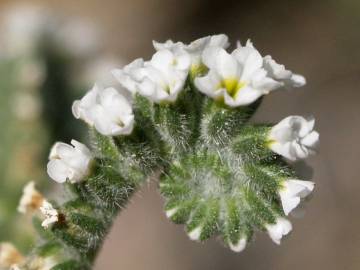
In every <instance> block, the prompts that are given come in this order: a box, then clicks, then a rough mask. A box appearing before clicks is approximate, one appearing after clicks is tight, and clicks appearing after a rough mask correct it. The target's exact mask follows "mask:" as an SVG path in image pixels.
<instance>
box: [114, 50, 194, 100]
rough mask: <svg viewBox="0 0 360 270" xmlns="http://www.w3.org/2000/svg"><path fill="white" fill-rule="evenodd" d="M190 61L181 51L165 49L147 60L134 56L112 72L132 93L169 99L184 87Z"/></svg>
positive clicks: (174, 98)
mask: <svg viewBox="0 0 360 270" xmlns="http://www.w3.org/2000/svg"><path fill="white" fill-rule="evenodd" d="M190 61H191V60H190V56H189V54H188V53H187V52H185V51H184V50H176V51H170V50H167V49H165V50H160V51H158V52H156V53H155V54H154V55H153V57H152V59H151V60H150V61H149V62H143V60H142V59H136V60H135V61H133V62H132V63H130V64H129V65H127V66H125V67H124V68H123V69H121V70H119V69H116V70H113V75H114V76H115V78H116V79H117V80H118V81H119V82H120V84H121V85H122V86H123V87H125V88H126V89H128V90H129V91H130V92H131V93H133V94H135V93H139V94H140V95H142V96H144V97H147V98H148V99H149V100H151V101H153V102H156V103H160V102H162V101H168V102H173V101H175V100H176V98H177V96H178V94H179V93H180V91H181V90H183V88H184V85H185V81H186V79H187V76H188V71H189V68H190V64H191V62H190Z"/></svg>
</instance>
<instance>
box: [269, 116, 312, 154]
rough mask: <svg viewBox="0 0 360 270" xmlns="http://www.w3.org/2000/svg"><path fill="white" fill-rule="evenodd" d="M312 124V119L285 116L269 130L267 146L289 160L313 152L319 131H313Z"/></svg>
mask: <svg viewBox="0 0 360 270" xmlns="http://www.w3.org/2000/svg"><path fill="white" fill-rule="evenodd" d="M314 125H315V120H314V119H309V120H306V119H305V118H304V117H301V116H289V117H286V118H285V119H283V120H282V121H280V122H279V123H278V124H277V125H275V126H274V127H273V128H272V129H271V130H270V133H269V136H268V141H269V142H268V145H269V148H270V149H271V150H272V151H274V152H275V153H277V154H279V155H281V156H283V157H285V158H287V159H289V160H291V161H295V160H298V159H304V158H306V157H308V156H309V155H311V154H314V153H315V149H316V146H317V144H318V142H319V133H318V132H317V131H314Z"/></svg>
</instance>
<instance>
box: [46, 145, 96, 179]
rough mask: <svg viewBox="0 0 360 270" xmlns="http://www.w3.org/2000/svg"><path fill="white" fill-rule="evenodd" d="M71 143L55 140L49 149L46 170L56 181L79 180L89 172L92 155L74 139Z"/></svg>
mask: <svg viewBox="0 0 360 270" xmlns="http://www.w3.org/2000/svg"><path fill="white" fill-rule="evenodd" d="M71 144H72V145H73V146H71V145H68V144H65V143H61V142H57V143H56V144H55V145H54V146H53V147H52V149H51V151H50V156H49V163H48V165H47V172H48V174H49V176H50V177H51V178H52V179H53V180H55V181H56V182H58V183H64V182H65V181H67V180H68V181H70V182H71V183H76V182H81V181H82V180H84V178H85V177H86V176H88V175H89V174H90V172H91V167H92V161H93V157H92V154H91V152H90V150H89V149H88V148H87V147H86V146H85V145H83V144H82V143H79V142H78V141H76V140H72V141H71Z"/></svg>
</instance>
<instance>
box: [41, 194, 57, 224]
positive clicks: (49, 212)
mask: <svg viewBox="0 0 360 270" xmlns="http://www.w3.org/2000/svg"><path fill="white" fill-rule="evenodd" d="M40 211H41V213H43V215H44V216H45V219H44V221H43V222H42V223H41V226H43V227H44V228H46V229H47V228H49V226H50V225H51V224H54V223H56V222H58V221H59V213H58V211H57V210H56V209H55V208H54V207H53V206H52V204H51V203H49V202H48V201H46V200H44V202H43V204H42V206H41V207H40Z"/></svg>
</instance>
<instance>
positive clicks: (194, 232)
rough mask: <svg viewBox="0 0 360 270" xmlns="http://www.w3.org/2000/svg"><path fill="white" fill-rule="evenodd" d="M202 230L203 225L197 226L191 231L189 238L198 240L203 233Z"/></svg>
mask: <svg viewBox="0 0 360 270" xmlns="http://www.w3.org/2000/svg"><path fill="white" fill-rule="evenodd" d="M201 231H202V228H201V227H197V228H195V229H193V230H192V231H191V232H189V233H188V235H189V238H190V239H191V240H194V241H197V240H199V239H200V235H201Z"/></svg>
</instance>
